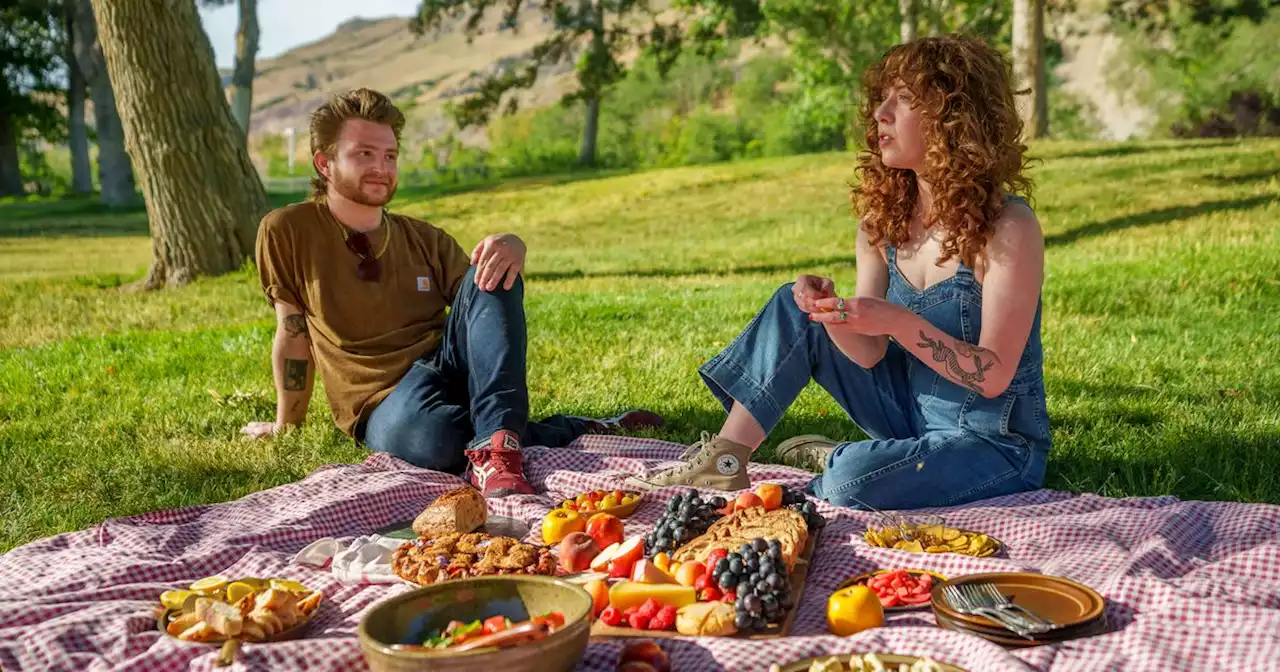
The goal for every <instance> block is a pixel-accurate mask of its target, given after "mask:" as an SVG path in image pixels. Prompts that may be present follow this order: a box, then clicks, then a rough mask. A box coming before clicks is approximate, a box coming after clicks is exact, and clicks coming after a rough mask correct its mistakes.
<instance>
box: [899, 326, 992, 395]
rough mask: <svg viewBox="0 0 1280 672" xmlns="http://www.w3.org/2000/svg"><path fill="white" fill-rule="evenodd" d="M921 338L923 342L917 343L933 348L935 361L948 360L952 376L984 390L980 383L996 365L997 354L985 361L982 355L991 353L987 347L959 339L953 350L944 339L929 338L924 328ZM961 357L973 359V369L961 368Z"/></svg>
mask: <svg viewBox="0 0 1280 672" xmlns="http://www.w3.org/2000/svg"><path fill="white" fill-rule="evenodd" d="M920 340H921V342H920V343H917V345H918V346H919V347H922V348H929V349H930V350H932V354H933V361H935V362H946V364H947V370H948V371H950V372H951V375H952V377H954V378H955V379H956V381H957V382H959V383H960V384H961V385H964V386H965V387H967V388H969V389H971V390H973V391H975V392H979V393H980V392H982V389H981V387H979V383H982V382H984V381H986V379H987V375H986V373H987V371H990V370H991V367H993V366H995V365H996V362H995V355H991V359H988V360H987V361H985V362H984V361H983V360H982V356H981V355H982V354H983V353H985V354H990V352H989V351H988V350H986V349H985V348H974V347H970V345H969V344H968V343H965V342H963V341H959V340H957V341H956V343H955V349H954V350H953V349H951V348H949V347H947V346H946V344H944V343H943V342H942V341H938V340H935V339H932V338H929V336H928V334H926V333H924V331H923V330H921V332H920ZM961 357H964V358H966V359H968V358H972V359H973V368H974V370H973V371H966V370H964V369H963V368H961V366H960V358H961Z"/></svg>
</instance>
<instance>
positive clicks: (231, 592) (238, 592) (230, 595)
mask: <svg viewBox="0 0 1280 672" xmlns="http://www.w3.org/2000/svg"><path fill="white" fill-rule="evenodd" d="M255 592H257V591H256V590H254V589H253V586H251V585H249V584H248V583H246V582H244V581H236V582H234V583H232V584H230V585H228V586H227V602H230V603H231V604H235V603H236V602H239V601H240V598H242V597H244V596H245V595H252V594H254V593H255Z"/></svg>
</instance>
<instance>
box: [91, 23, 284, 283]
mask: <svg viewBox="0 0 1280 672" xmlns="http://www.w3.org/2000/svg"><path fill="white" fill-rule="evenodd" d="M92 4H93V10H94V15H95V16H96V17H97V20H98V33H99V39H100V40H101V42H102V51H103V54H104V55H105V56H106V61H107V70H108V72H109V73H110V77H111V82H112V84H113V86H114V89H115V92H116V95H117V101H118V103H119V105H120V118H121V121H123V122H124V137H125V145H126V147H127V148H128V151H129V154H130V155H131V156H132V157H133V159H134V162H135V166H136V168H137V171H138V179H139V182H140V183H141V185H142V193H143V196H144V197H145V199H146V202H147V219H148V220H149V222H150V225H151V241H152V242H151V246H152V264H151V270H150V272H149V273H148V275H147V278H146V280H145V281H144V282H143V285H144V286H145V287H147V288H156V287H160V286H162V285H178V284H184V283H186V282H189V281H190V280H192V279H194V278H195V277H197V276H201V275H219V274H222V273H227V272H229V271H234V270H236V269H238V268H239V267H240V265H241V263H243V262H244V260H245V259H246V258H247V257H248V256H250V255H251V254H252V253H253V248H254V238H255V236H256V234H257V228H258V222H259V221H260V220H261V219H262V216H263V215H265V214H266V213H267V210H268V208H269V206H268V203H267V195H266V192H265V191H264V190H263V188H262V181H261V180H260V179H258V174H257V172H255V171H254V168H253V164H252V163H251V162H250V161H249V151H248V149H247V148H246V147H245V143H244V134H243V133H242V132H241V131H240V129H239V128H237V127H236V124H235V120H234V119H233V118H232V117H231V110H230V108H229V107H228V106H227V101H226V97H225V95H224V93H223V89H222V85H221V83H220V81H219V77H218V71H217V69H216V68H215V67H214V62H213V48H212V47H211V46H210V45H209V39H208V37H207V36H206V35H205V32H204V30H203V29H202V28H201V26H200V18H199V16H198V15H197V13H196V7H195V3H194V2H189V1H188V2H182V1H179V2H173V1H172V0H92Z"/></svg>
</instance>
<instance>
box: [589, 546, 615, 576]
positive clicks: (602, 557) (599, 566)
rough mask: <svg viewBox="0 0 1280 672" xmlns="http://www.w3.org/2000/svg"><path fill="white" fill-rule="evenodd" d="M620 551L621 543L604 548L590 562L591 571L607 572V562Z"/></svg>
mask: <svg viewBox="0 0 1280 672" xmlns="http://www.w3.org/2000/svg"><path fill="white" fill-rule="evenodd" d="M620 550H622V544H621V543H617V544H610V545H608V546H606V547H605V549H604V550H603V551H600V553H599V554H598V555H596V557H595V558H594V559H592V560H591V570H592V571H595V572H607V571H609V562H611V561H612V560H613V556H615V555H617V554H618V551H620Z"/></svg>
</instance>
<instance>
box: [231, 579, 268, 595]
mask: <svg viewBox="0 0 1280 672" xmlns="http://www.w3.org/2000/svg"><path fill="white" fill-rule="evenodd" d="M236 581H237V582H238V583H243V584H245V585H246V586H249V587H250V588H252V589H253V590H254V592H261V591H264V590H266V589H268V588H270V587H271V582H270V581H268V580H266V579H258V578H253V577H248V578H243V579H236Z"/></svg>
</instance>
